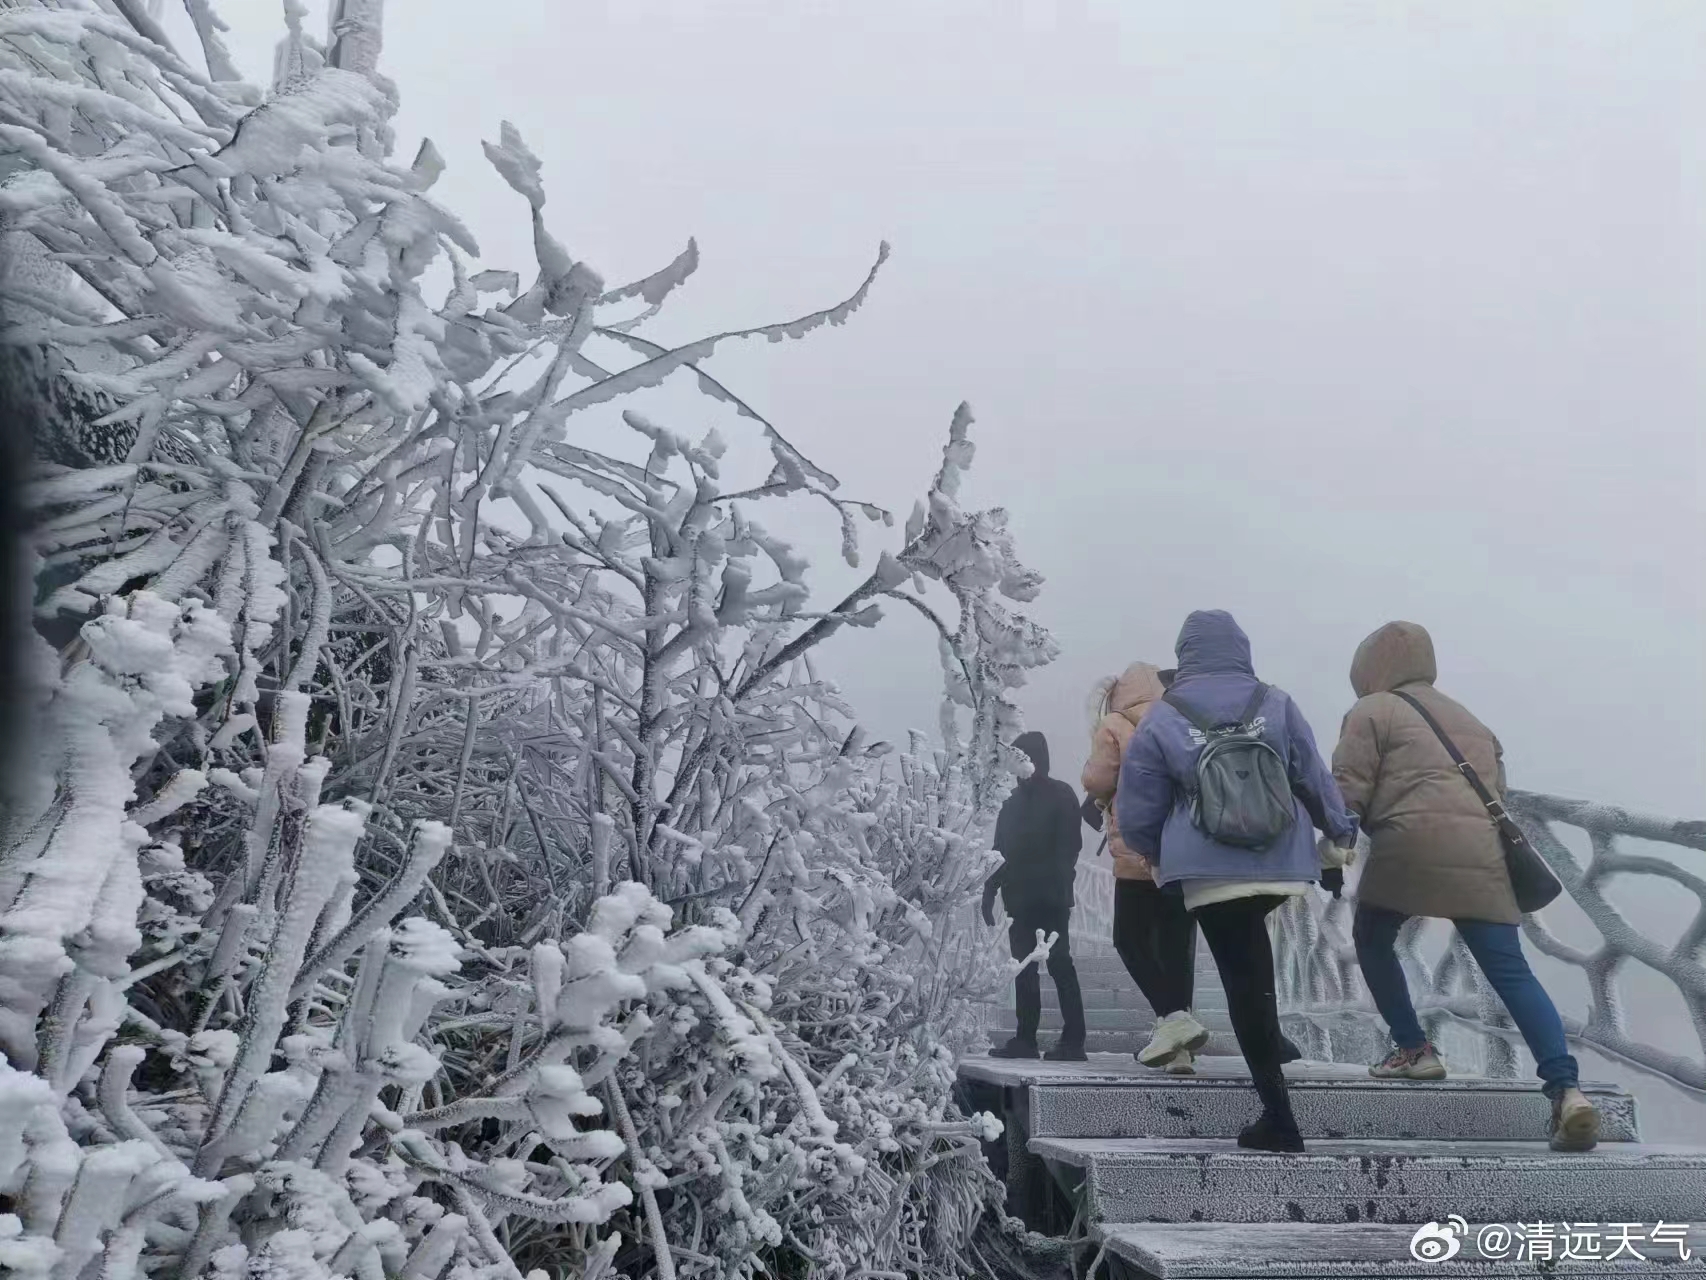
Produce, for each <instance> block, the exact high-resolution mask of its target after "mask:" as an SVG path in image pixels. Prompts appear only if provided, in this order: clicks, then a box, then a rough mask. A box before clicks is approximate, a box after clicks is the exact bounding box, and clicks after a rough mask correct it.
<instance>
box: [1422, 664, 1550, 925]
mask: <svg viewBox="0 0 1706 1280" xmlns="http://www.w3.org/2000/svg"><path fill="white" fill-rule="evenodd" d="M1397 696H1398V697H1400V698H1402V699H1404V701H1405V702H1407V703H1409V704H1410V705H1411V706H1412V707H1414V708H1415V710H1416V713H1417V714H1418V715H1420V716H1421V717H1422V719H1424V720H1426V721H1427V722H1428V728H1430V729H1432V730H1433V731H1434V736H1435V737H1437V738H1438V739H1439V741H1440V745H1441V746H1443V747H1444V748H1445V749H1446V752H1447V753H1448V754H1449V755H1450V756H1451V762H1452V763H1453V764H1455V765H1456V766H1457V771H1458V772H1459V773H1461V774H1462V775H1463V776H1464V777H1465V778H1466V779H1468V781H1469V785H1470V786H1472V787H1474V788H1475V794H1476V795H1478V796H1479V797H1481V803H1482V804H1484V805H1486V806H1487V812H1488V813H1489V814H1491V815H1492V818H1493V823H1494V825H1496V826H1497V827H1498V829H1499V840H1500V842H1501V843H1502V844H1503V845H1504V847H1505V874H1506V875H1507V876H1509V877H1510V882H1511V892H1512V893H1513V894H1514V895H1515V896H1516V905H1517V910H1519V911H1521V912H1523V913H1524V914H1525V915H1526V914H1527V913H1528V912H1531V911H1539V910H1540V909H1541V908H1542V907H1544V906H1546V905H1547V904H1548V903H1550V902H1551V901H1552V900H1553V899H1554V898H1556V897H1557V896H1558V895H1559V894H1560V893H1562V892H1564V886H1563V885H1562V884H1561V883H1559V880H1558V877H1557V876H1555V875H1553V874H1552V868H1551V867H1549V866H1547V865H1546V859H1544V858H1542V857H1541V856H1540V854H1539V852H1538V851H1536V849H1535V847H1534V846H1533V845H1532V844H1530V843H1529V841H1528V836H1527V835H1526V834H1524V832H1523V829H1522V828H1521V827H1519V826H1518V825H1517V823H1516V819H1515V818H1513V817H1511V816H1510V814H1509V813H1508V812H1507V811H1506V810H1505V806H1504V805H1503V804H1501V803H1499V799H1498V797H1497V796H1495V795H1494V794H1493V793H1492V792H1491V791H1489V790H1487V784H1486V783H1484V782H1482V781H1481V775H1480V774H1478V773H1476V772H1475V766H1474V765H1472V764H1470V763H1469V762H1468V761H1467V760H1465V759H1464V758H1463V753H1462V752H1461V751H1459V750H1458V749H1457V744H1456V743H1455V742H1453V741H1452V740H1451V739H1450V738H1448V737H1446V736H1445V730H1444V729H1442V728H1440V727H1439V721H1437V720H1435V719H1434V718H1433V716H1432V715H1431V714H1429V712H1428V709H1427V708H1426V707H1424V706H1423V705H1422V704H1421V703H1420V702H1418V701H1417V700H1416V699H1414V698H1412V697H1411V696H1410V695H1409V694H1407V693H1400V694H1398V695H1397Z"/></svg>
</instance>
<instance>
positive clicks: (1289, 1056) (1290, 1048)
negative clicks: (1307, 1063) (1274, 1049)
mask: <svg viewBox="0 0 1706 1280" xmlns="http://www.w3.org/2000/svg"><path fill="white" fill-rule="evenodd" d="M1302 1060H1303V1050H1302V1049H1299V1048H1298V1047H1297V1046H1296V1045H1295V1044H1293V1043H1292V1042H1291V1038H1290V1037H1289V1036H1281V1037H1280V1062H1281V1064H1282V1065H1283V1064H1284V1063H1287V1062H1301V1061H1302Z"/></svg>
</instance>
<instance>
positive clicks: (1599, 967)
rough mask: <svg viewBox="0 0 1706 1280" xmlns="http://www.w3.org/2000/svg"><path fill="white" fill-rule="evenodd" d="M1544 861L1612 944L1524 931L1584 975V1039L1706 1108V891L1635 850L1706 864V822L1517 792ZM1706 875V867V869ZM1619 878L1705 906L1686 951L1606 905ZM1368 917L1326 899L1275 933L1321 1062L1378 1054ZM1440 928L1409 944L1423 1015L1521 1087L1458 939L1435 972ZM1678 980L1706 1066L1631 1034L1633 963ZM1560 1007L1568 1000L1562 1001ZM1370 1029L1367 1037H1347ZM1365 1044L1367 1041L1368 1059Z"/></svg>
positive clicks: (1573, 1027) (1572, 1028)
mask: <svg viewBox="0 0 1706 1280" xmlns="http://www.w3.org/2000/svg"><path fill="white" fill-rule="evenodd" d="M1506 801H1507V804H1508V806H1509V808H1510V811H1511V812H1512V813H1513V814H1514V815H1515V816H1516V817H1517V818H1518V820H1519V821H1520V822H1521V823H1522V825H1523V827H1524V829H1525V830H1526V831H1527V832H1528V835H1529V839H1530V840H1531V841H1532V842H1533V844H1534V847H1535V848H1536V849H1537V850H1538V851H1539V852H1540V855H1541V856H1542V857H1544V858H1545V859H1546V861H1547V862H1548V863H1549V864H1550V865H1551V867H1552V869H1553V871H1555V872H1556V873H1557V875H1558V878H1559V880H1561V881H1562V882H1563V885H1564V891H1565V894H1566V895H1567V896H1568V897H1569V898H1570V899H1571V900H1572V901H1573V902H1574V903H1575V904H1576V906H1577V907H1578V908H1580V910H1581V912H1582V914H1583V915H1584V916H1586V918H1587V919H1588V921H1589V922H1590V923H1591V924H1592V925H1593V927H1594V929H1595V931H1596V932H1597V933H1598V935H1599V945H1598V946H1597V947H1596V948H1594V949H1592V950H1586V951H1584V950H1579V949H1577V948H1575V947H1572V946H1569V945H1568V944H1566V943H1564V942H1562V941H1560V940H1559V939H1558V937H1557V936H1556V935H1555V934H1554V933H1553V932H1552V930H1551V929H1550V928H1548V926H1547V923H1546V912H1538V913H1536V914H1534V915H1530V916H1526V917H1524V919H1523V931H1524V932H1525V933H1526V934H1527V935H1528V939H1529V941H1530V943H1531V944H1532V945H1533V946H1534V948H1535V949H1536V950H1538V951H1540V952H1541V953H1543V954H1545V955H1547V956H1551V957H1553V958H1554V959H1556V960H1560V961H1563V962H1564V963H1566V964H1569V965H1573V966H1574V967H1576V968H1578V969H1581V970H1582V971H1583V972H1584V974H1585V975H1586V977H1587V983H1588V992H1589V1008H1588V1011H1587V1016H1586V1017H1585V1018H1582V1017H1574V1016H1571V1013H1572V1011H1571V1010H1569V1009H1567V1008H1566V1009H1564V1010H1562V1012H1563V1013H1564V1026H1565V1030H1566V1031H1567V1032H1568V1034H1569V1037H1570V1039H1571V1040H1572V1041H1573V1042H1574V1043H1576V1044H1577V1045H1580V1046H1585V1047H1588V1048H1591V1049H1593V1050H1595V1051H1596V1052H1598V1053H1600V1054H1603V1055H1605V1056H1607V1057H1611V1058H1615V1059H1618V1060H1620V1061H1623V1062H1626V1063H1628V1064H1630V1065H1631V1066H1633V1067H1636V1068H1637V1069H1639V1070H1641V1071H1643V1072H1647V1073H1650V1074H1652V1075H1655V1076H1659V1077H1662V1078H1663V1079H1665V1080H1667V1081H1669V1082H1670V1083H1671V1084H1673V1085H1675V1086H1677V1087H1678V1088H1680V1089H1682V1090H1685V1091H1687V1092H1689V1093H1692V1094H1694V1095H1695V1096H1696V1097H1698V1098H1700V1099H1701V1100H1702V1101H1706V964H1703V960H1706V877H1703V876H1702V875H1701V874H1698V873H1697V872H1694V871H1690V870H1688V869H1687V868H1686V867H1685V866H1684V865H1682V864H1681V863H1680V862H1677V861H1672V860H1671V859H1669V858H1666V857H1661V856H1658V855H1657V854H1650V853H1632V852H1628V851H1626V850H1625V849H1624V848H1623V847H1622V846H1621V845H1620V841H1621V840H1623V839H1625V838H1626V839H1633V840H1644V841H1650V842H1653V843H1656V844H1661V845H1668V846H1672V847H1674V848H1683V849H1690V850H1694V851H1696V852H1706V822H1700V821H1676V820H1671V819H1665V818H1652V817H1646V816H1643V815H1640V814H1632V813H1629V812H1627V811H1626V810H1623V809H1619V808H1617V807H1615V806H1613V805H1605V804H1594V803H1590V802H1585V801H1579V800H1564V799H1560V798H1558V797H1556V796H1547V795H1537V794H1534V793H1531V792H1522V791H1516V792H1512V793H1510V795H1509V796H1507V797H1506ZM1560 826H1564V827H1574V828H1577V829H1579V830H1581V831H1583V832H1585V833H1586V834H1587V836H1588V838H1589V841H1590V843H1591V848H1592V854H1591V856H1590V857H1589V858H1588V860H1587V863H1586V865H1585V866H1584V865H1583V864H1582V862H1581V860H1580V859H1578V857H1577V856H1576V854H1575V853H1573V852H1572V851H1571V850H1570V849H1569V848H1568V847H1567V846H1566V845H1565V844H1564V842H1563V841H1562V840H1561V839H1560V838H1559V836H1558V833H1557V830H1556V828H1558V827H1560ZM1701 869H1702V870H1703V871H1706V866H1703V867H1702V868H1701ZM1612 876H1639V877H1644V878H1648V877H1658V878H1660V879H1663V880H1668V881H1670V882H1671V883H1673V884H1675V885H1677V886H1679V887H1681V888H1683V889H1686V890H1688V891H1689V892H1690V893H1692V894H1694V896H1695V898H1696V899H1697V900H1698V903H1699V906H1698V908H1697V909H1696V911H1695V914H1694V918H1693V920H1692V921H1691V922H1690V923H1689V924H1688V926H1687V927H1686V928H1685V929H1684V930H1683V931H1682V933H1681V935H1680V936H1679V937H1678V939H1677V940H1676V942H1675V943H1673V944H1671V945H1668V946H1667V945H1665V944H1664V943H1661V942H1659V941H1656V940H1654V939H1653V938H1652V937H1650V936H1648V935H1647V933H1645V932H1643V930H1642V928H1641V927H1640V926H1638V925H1636V924H1632V923H1631V922H1630V921H1629V920H1628V919H1627V918H1626V917H1625V916H1624V915H1623V913H1622V912H1621V911H1619V910H1618V909H1617V908H1616V907H1614V906H1613V905H1612V904H1611V903H1610V901H1608V900H1607V898H1606V895H1605V883H1606V881H1607V880H1608V879H1609V878H1610V877H1612ZM1354 911H1355V907H1354V900H1353V898H1352V896H1351V895H1350V894H1349V893H1346V894H1345V896H1344V897H1342V898H1340V899H1337V900H1334V899H1330V898H1327V897H1325V895H1322V894H1319V893H1312V894H1309V895H1307V896H1306V897H1304V898H1301V899H1298V900H1297V901H1295V902H1293V903H1290V904H1288V905H1287V906H1286V907H1285V908H1284V909H1283V910H1282V911H1279V912H1276V913H1275V915H1274V920H1273V933H1274V943H1275V960H1276V966H1277V970H1276V978H1277V983H1278V994H1279V1000H1280V1010H1281V1013H1282V1014H1285V1015H1287V1016H1288V1017H1290V1018H1293V1019H1300V1020H1301V1021H1302V1022H1303V1024H1304V1025H1305V1026H1306V1027H1307V1029H1308V1032H1309V1039H1310V1040H1311V1041H1312V1042H1313V1043H1312V1044H1310V1045H1309V1046H1308V1048H1307V1052H1309V1054H1310V1056H1312V1057H1326V1058H1332V1057H1333V1056H1334V1047H1335V1042H1337V1043H1338V1044H1340V1045H1343V1046H1344V1048H1345V1050H1346V1056H1347V1057H1357V1056H1360V1055H1361V1054H1363V1053H1366V1044H1367V1035H1366V1032H1367V1024H1368V1022H1369V1021H1370V1020H1376V1021H1377V1019H1375V1015H1374V1012H1373V1005H1372V1004H1371V1002H1370V1001H1369V999H1368V995H1367V991H1366V989H1365V988H1364V986H1363V983H1362V976H1361V973H1360V971H1359V969H1358V967H1357V962H1356V952H1355V949H1354V947H1353V945H1352V942H1351V920H1352V917H1353V914H1354ZM1425 924H1426V922H1425V921H1421V920H1412V921H1410V922H1409V923H1408V924H1407V925H1405V927H1404V929H1403V931H1402V932H1401V933H1400V934H1399V939H1398V948H1399V958H1400V960H1401V961H1402V963H1403V965H1404V968H1405V971H1406V972H1407V973H1408V975H1409V977H1410V984H1411V991H1412V993H1413V995H1414V996H1415V1000H1416V1011H1417V1013H1418V1014H1419V1015H1421V1017H1422V1019H1423V1022H1424V1023H1425V1024H1428V1025H1430V1026H1434V1027H1439V1026H1447V1025H1449V1026H1452V1027H1454V1028H1455V1029H1457V1030H1460V1031H1463V1032H1466V1033H1468V1035H1469V1037H1470V1038H1471V1039H1472V1040H1474V1041H1477V1042H1478V1046H1479V1048H1480V1051H1481V1054H1482V1058H1483V1061H1482V1063H1481V1064H1480V1068H1481V1070H1483V1071H1485V1072H1486V1073H1487V1074H1489V1075H1503V1076H1511V1075H1515V1074H1516V1073H1517V1063H1518V1058H1517V1047H1518V1046H1520V1045H1521V1043H1522V1041H1521V1037H1520V1036H1519V1035H1518V1034H1517V1032H1516V1030H1515V1028H1514V1027H1513V1026H1512V1025H1511V1021H1510V1018H1509V1016H1508V1015H1507V1014H1506V1013H1505V1011H1504V1009H1503V1007H1502V1006H1501V1005H1500V1003H1499V1001H1498V998H1497V997H1496V996H1494V995H1493V994H1492V992H1491V990H1490V989H1489V988H1488V987H1487V985H1486V982H1485V980H1484V979H1483V977H1482V975H1481V972H1480V969H1479V968H1478V967H1477V966H1476V965H1475V963H1474V961H1473V960H1472V959H1471V958H1470V956H1469V953H1468V950H1467V948H1465V947H1464V945H1463V942H1462V939H1460V938H1459V937H1458V936H1457V935H1456V933H1455V932H1453V933H1452V935H1451V941H1450V944H1449V947H1448V949H1447V950H1446V952H1445V954H1444V955H1443V956H1442V957H1441V958H1440V960H1439V961H1438V962H1437V963H1435V964H1429V963H1428V962H1427V961H1426V960H1425V959H1424V957H1423V956H1422V954H1421V950H1420V947H1419V942H1420V938H1421V933H1422V929H1423V928H1424V926H1425ZM1631 961H1634V962H1637V963H1639V964H1642V965H1645V966H1646V967H1647V968H1649V969H1651V970H1653V971H1654V972H1655V973H1657V974H1659V975H1661V976H1662V977H1663V978H1665V979H1666V980H1668V981H1669V982H1670V983H1671V984H1672V985H1673V986H1674V987H1675V988H1676V991H1677V992H1678V994H1679V995H1680V996H1681V997H1682V1000H1683V1003H1684V1005H1685V1006H1686V1007H1687V1009H1688V1014H1689V1017H1690V1019H1691V1020H1692V1022H1693V1026H1694V1031H1695V1035H1696V1038H1697V1040H1698V1041H1699V1043H1698V1045H1697V1046H1696V1047H1697V1048H1698V1049H1699V1056H1690V1055H1688V1054H1685V1053H1678V1052H1674V1051H1673V1050H1671V1049H1667V1048H1660V1047H1658V1046H1655V1045H1651V1044H1646V1043H1643V1042H1642V1041H1639V1040H1636V1039H1634V1038H1633V1037H1632V1036H1631V1035H1630V1033H1629V1028H1628V1022H1627V1016H1626V1011H1625V1008H1624V1003H1623V999H1622V993H1621V991H1620V990H1619V987H1618V979H1619V976H1620V972H1621V971H1622V970H1623V969H1624V968H1625V967H1626V966H1627V965H1628V964H1629V963H1630V962H1631ZM1555 994H1556V993H1555ZM1358 1021H1360V1022H1361V1024H1362V1026H1361V1028H1360V1029H1361V1031H1362V1032H1363V1033H1364V1034H1362V1035H1347V1033H1346V1028H1347V1024H1348V1023H1352V1024H1354V1023H1356V1022H1358ZM1352 1041H1355V1044H1354V1046H1353V1045H1352V1043H1351V1042H1352Z"/></svg>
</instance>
